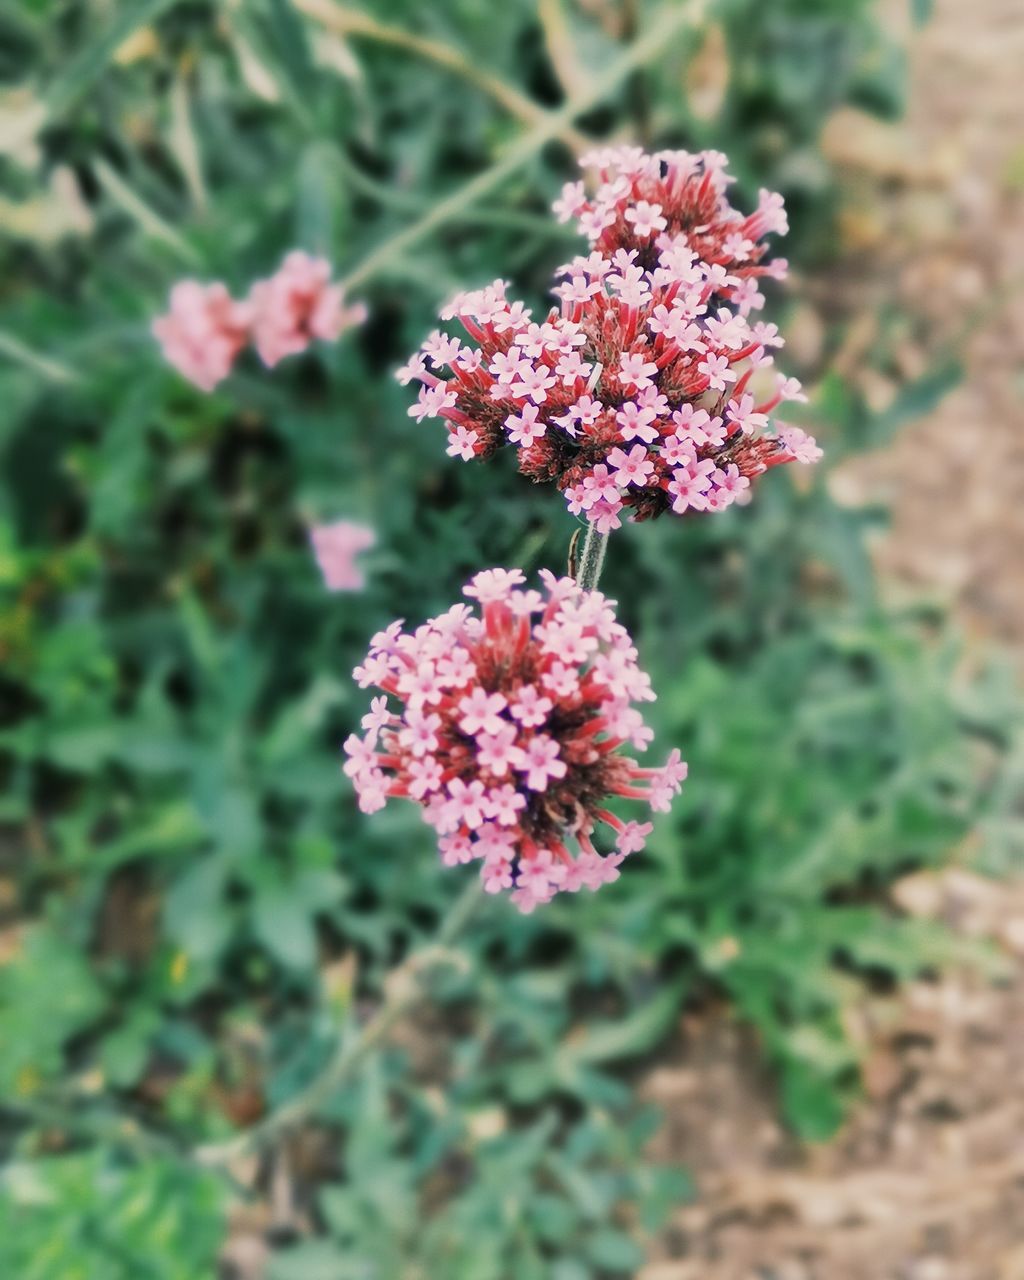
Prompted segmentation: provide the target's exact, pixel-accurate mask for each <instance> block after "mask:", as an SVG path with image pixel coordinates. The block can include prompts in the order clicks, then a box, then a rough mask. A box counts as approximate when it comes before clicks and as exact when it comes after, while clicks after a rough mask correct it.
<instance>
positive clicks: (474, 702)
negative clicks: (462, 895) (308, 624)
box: [345, 569, 686, 911]
mask: <svg viewBox="0 0 1024 1280" xmlns="http://www.w3.org/2000/svg"><path fill="white" fill-rule="evenodd" d="M541 576H542V579H543V585H544V591H543V592H539V591H532V590H530V591H527V590H521V589H520V587H521V584H522V583H523V580H524V579H523V575H522V573H521V572H520V571H519V570H518V569H513V570H507V569H487V570H485V571H484V572H482V573H478V574H477V575H476V576H475V577H474V578H473V579H472V580H471V581H470V582H469V583H468V584H467V586H466V587H465V589H464V594H465V595H466V596H468V597H469V598H470V599H473V600H475V601H477V602H478V605H479V615H478V614H476V613H474V612H473V610H472V609H471V608H470V607H469V606H468V605H465V604H457V605H455V606H454V607H453V608H451V609H450V610H449V611H448V612H447V613H444V614H442V615H441V616H440V617H437V618H434V619H432V620H431V621H430V622H427V623H425V624H424V625H423V626H421V627H419V628H417V630H416V631H414V632H412V633H411V634H409V633H405V632H403V631H402V624H401V623H400V622H396V623H393V624H392V625H391V626H390V627H389V628H388V629H387V630H386V631H384V632H381V633H380V634H378V635H377V636H375V637H374V639H373V642H372V644H371V647H370V652H369V654H368V656H367V658H366V661H365V662H364V663H363V664H362V666H359V667H357V668H356V670H355V673H354V674H355V677H356V679H357V680H358V682H359V684H360V686H361V687H364V688H365V687H367V686H370V685H376V686H377V687H378V688H379V689H381V690H383V692H384V695H385V696H382V697H375V698H374V699H373V701H372V703H371V709H370V712H369V714H368V715H367V716H366V717H364V719H363V729H364V730H365V732H364V734H363V735H362V736H359V735H357V734H353V735H351V736H350V737H349V738H348V740H347V741H346V743H345V752H346V754H347V756H348V760H347V762H346V764H345V772H346V773H347V774H348V775H349V776H350V777H351V778H352V780H353V782H354V785H355V788H356V791H357V793H358V796H359V804H360V808H361V809H362V810H363V812H364V813H373V812H375V811H376V810H377V809H380V808H381V807H382V806H383V805H384V804H385V802H386V801H387V799H388V798H389V797H391V796H400V797H404V798H407V799H410V800H412V801H414V802H415V803H416V804H418V805H420V806H421V808H422V810H423V816H424V819H425V820H426V821H427V822H428V823H429V824H430V825H431V826H432V827H434V829H435V830H436V831H437V833H438V837H439V846H440V852H441V856H442V859H443V861H444V862H445V864H446V865H448V866H452V865H455V864H457V863H465V862H474V861H475V862H478V863H479V864H480V874H481V876H482V878H483V883H484V887H485V888H486V889H487V890H488V891H489V892H491V893H497V892H500V891H502V890H510V891H511V896H512V899H513V901H514V902H515V903H516V905H517V906H518V907H519V908H520V909H521V910H522V911H531V910H533V908H534V907H535V906H537V905H538V904H539V903H543V902H547V901H549V900H550V899H551V898H552V897H553V896H554V895H555V894H556V893H558V892H575V891H576V890H578V889H580V888H584V887H585V888H588V889H596V888H598V887H599V886H600V885H602V884H606V883H609V882H610V881H612V880H616V879H617V878H618V875H619V865H620V863H621V862H622V860H623V859H624V858H625V857H626V856H627V854H629V853H632V852H635V851H637V850H639V849H642V848H643V845H644V841H645V838H646V836H647V834H648V833H649V832H650V830H651V826H650V824H649V823H641V822H638V821H635V820H631V821H624V820H623V819H622V818H620V817H618V816H616V815H615V814H614V813H612V812H611V811H610V810H609V808H608V805H609V804H610V803H613V802H615V801H616V800H617V799H626V800H636V801H641V802H643V803H644V804H646V805H647V806H649V807H650V808H651V809H652V810H656V811H667V810H668V808H669V806H670V803H671V800H672V797H673V796H674V795H676V794H677V793H678V791H679V790H680V787H681V784H682V781H683V779H684V778H685V777H686V765H685V764H684V763H683V762H682V761H681V759H680V757H679V752H678V751H674V752H673V753H672V755H671V756H670V757H669V760H668V762H667V764H665V765H664V766H663V767H662V768H660V769H642V768H640V766H639V765H638V764H637V762H636V761H635V760H634V759H632V757H630V756H629V755H625V754H623V753H622V751H621V748H623V747H625V746H631V747H632V748H634V749H635V750H638V751H640V750H644V749H645V748H646V746H647V744H648V742H649V741H650V739H651V737H652V736H653V735H652V733H651V730H650V729H649V728H648V727H647V726H646V725H645V724H644V720H643V717H642V715H641V714H640V711H639V710H638V709H637V707H636V706H635V705H634V704H635V703H640V702H645V701H650V700H652V699H653V698H654V694H653V692H652V691H651V686H650V681H649V679H648V677H647V676H646V675H645V674H644V672H642V671H641V670H640V669H639V668H638V666H637V662H636V657H637V655H636V650H635V649H634V648H633V644H632V641H631V640H630V637H629V635H628V633H627V632H626V630H625V628H624V627H622V626H621V625H620V624H619V623H618V622H617V621H616V620H615V613H614V607H613V602H612V601H609V600H607V599H605V597H604V596H603V595H601V594H600V593H599V592H597V591H585V590H583V589H582V588H580V587H578V586H577V585H576V584H575V583H574V582H573V581H572V580H571V579H569V578H561V579H558V578H555V577H554V575H552V574H550V573H548V572H546V571H542V575H541ZM389 698H391V699H394V700H395V702H397V703H398V704H399V709H398V710H395V709H393V707H392V705H391V703H389ZM602 826H603V827H606V828H607V829H608V830H609V831H610V833H611V835H612V849H611V850H610V851H608V852H606V853H604V854H602V853H601V852H599V850H598V849H597V847H596V846H595V844H594V839H593V837H594V835H595V832H596V831H597V829H598V828H599V827H602Z"/></svg>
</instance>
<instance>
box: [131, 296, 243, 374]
mask: <svg viewBox="0 0 1024 1280" xmlns="http://www.w3.org/2000/svg"><path fill="white" fill-rule="evenodd" d="M248 323H249V309H248V307H247V306H246V305H245V303H242V302H236V301H235V300H234V299H233V298H232V297H231V295H230V294H229V293H228V291H227V288H226V287H225V286H224V285H223V284H220V283H219V282H218V283H215V284H200V283H199V281H198V280H180V281H179V282H178V283H177V284H176V285H175V286H174V288H173V289H172V290H171V297H170V310H169V311H168V312H167V314H166V315H163V316H159V317H158V318H157V319H156V320H154V321H153V324H152V330H153V336H154V337H155V338H156V339H157V341H158V342H159V343H160V345H161V347H162V348H163V353H164V358H165V359H166V360H167V361H168V363H169V364H172V365H174V367H175V369H177V370H178V372H179V373H181V374H182V375H183V376H184V377H186V378H188V380H189V382H193V383H195V385H196V386H197V387H199V388H200V389H201V390H202V391H212V390H213V388H214V387H215V386H216V385H217V383H218V382H222V381H223V380H224V379H225V378H226V377H227V376H228V374H229V373H230V372H231V366H232V364H233V363H234V360H235V357H236V356H237V355H238V353H239V351H241V349H242V347H244V346H245V343H246V339H247V337H248Z"/></svg>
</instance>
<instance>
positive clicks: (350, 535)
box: [309, 520, 377, 591]
mask: <svg viewBox="0 0 1024 1280" xmlns="http://www.w3.org/2000/svg"><path fill="white" fill-rule="evenodd" d="M309 540H310V542H311V543H312V544H313V554H314V555H315V556H316V561H317V564H318V565H319V566H320V572H321V573H322V574H323V576H324V583H325V585H326V586H327V589H328V591H361V590H362V589H363V587H364V586H365V585H366V579H365V577H364V575H363V573H362V570H361V569H360V568H359V566H358V565H357V564H356V555H357V554H358V553H359V552H360V551H368V550H369V549H370V547H372V546H373V545H374V544H375V543H376V541H377V535H376V533H375V532H374V531H373V530H372V529H370V528H369V527H368V526H366V525H363V524H355V523H354V522H353V521H351V520H336V521H335V522H334V523H333V524H318V525H314V526H313V527H312V528H311V529H310V531H309Z"/></svg>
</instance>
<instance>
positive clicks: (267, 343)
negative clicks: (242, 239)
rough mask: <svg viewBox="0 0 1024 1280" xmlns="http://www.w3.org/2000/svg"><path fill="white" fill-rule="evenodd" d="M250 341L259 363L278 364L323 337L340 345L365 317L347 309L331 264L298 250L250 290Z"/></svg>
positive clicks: (362, 312) (361, 311)
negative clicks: (342, 338)
mask: <svg viewBox="0 0 1024 1280" xmlns="http://www.w3.org/2000/svg"><path fill="white" fill-rule="evenodd" d="M248 302H249V308H250V313H251V317H252V338H253V342H254V344H255V346H256V350H257V351H258V352H259V356H260V359H261V360H262V361H263V363H264V364H266V365H271V366H273V365H275V364H277V362H278V361H279V360H282V359H283V358H284V357H285V356H291V355H296V354H297V353H298V352H300V351H305V349H306V348H307V347H308V346H309V344H310V343H311V342H312V341H313V340H314V339H315V338H320V339H321V340H322V341H324V342H336V341H337V339H338V338H339V337H340V336H341V334H342V333H343V332H344V331H345V330H346V329H347V328H349V327H351V326H352V325H354V324H359V323H361V322H362V321H363V320H364V319H365V318H366V312H365V309H364V308H363V307H346V306H345V303H344V299H343V295H342V290H341V286H340V285H337V284H331V265H330V263H329V262H328V261H327V260H326V259H325V258H314V257H311V256H310V255H309V254H308V253H303V252H302V250H300V249H296V250H293V251H292V252H291V253H289V254H287V255H286V257H285V259H284V261H283V262H282V263H281V266H280V267H279V268H278V269H277V271H276V272H275V274H274V275H272V276H271V277H270V278H269V279H267V280H258V281H257V282H256V283H255V284H254V285H253V286H252V288H251V289H250V290H249V299H248Z"/></svg>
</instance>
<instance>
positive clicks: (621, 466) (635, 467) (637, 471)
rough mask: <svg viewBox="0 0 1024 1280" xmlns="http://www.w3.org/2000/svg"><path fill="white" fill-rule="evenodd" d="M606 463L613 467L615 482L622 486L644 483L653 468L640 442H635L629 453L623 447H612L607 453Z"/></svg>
mask: <svg viewBox="0 0 1024 1280" xmlns="http://www.w3.org/2000/svg"><path fill="white" fill-rule="evenodd" d="M608 465H609V466H610V467H613V468H614V469H615V483H616V484H618V485H621V486H623V487H625V486H626V485H628V484H636V485H644V484H646V483H647V478H648V477H649V476H650V474H651V473H652V472H653V470H654V463H653V462H651V461H650V459H649V458H648V456H647V450H646V449H645V448H644V446H643V445H642V444H635V445H634V446H633V447H632V449H630V451H629V453H626V452H625V450H624V449H613V450H612V451H611V453H610V454H609V455H608Z"/></svg>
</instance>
